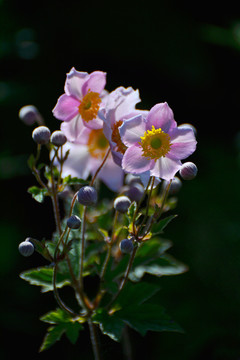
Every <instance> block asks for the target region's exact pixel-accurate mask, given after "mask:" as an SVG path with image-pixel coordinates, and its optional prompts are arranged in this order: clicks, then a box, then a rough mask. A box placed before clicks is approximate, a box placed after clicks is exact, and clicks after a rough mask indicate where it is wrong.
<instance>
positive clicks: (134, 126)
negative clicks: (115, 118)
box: [119, 114, 146, 146]
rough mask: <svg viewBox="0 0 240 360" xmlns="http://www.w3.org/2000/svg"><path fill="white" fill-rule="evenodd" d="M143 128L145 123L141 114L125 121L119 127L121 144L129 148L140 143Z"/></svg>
mask: <svg viewBox="0 0 240 360" xmlns="http://www.w3.org/2000/svg"><path fill="white" fill-rule="evenodd" d="M145 128H146V123H145V121H144V119H143V116H142V115H141V114H140V115H136V116H134V117H133V118H130V119H127V120H125V121H124V122H123V124H122V125H121V126H120V127H119V133H120V136H121V139H122V142H123V143H124V144H125V145H126V146H131V145H134V144H136V143H138V142H140V141H141V139H140V137H141V136H143V135H144V132H145Z"/></svg>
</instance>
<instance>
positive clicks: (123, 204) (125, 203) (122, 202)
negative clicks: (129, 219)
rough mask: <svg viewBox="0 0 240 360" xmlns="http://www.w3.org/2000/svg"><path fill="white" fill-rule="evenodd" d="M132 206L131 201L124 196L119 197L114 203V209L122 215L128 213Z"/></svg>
mask: <svg viewBox="0 0 240 360" xmlns="http://www.w3.org/2000/svg"><path fill="white" fill-rule="evenodd" d="M130 205H131V200H130V199H129V198H128V197H127V196H124V195H122V196H118V197H117V198H116V199H115V200H114V203H113V207H114V209H115V210H117V211H119V212H120V213H122V214H124V213H125V212H127V211H128V208H129V206H130Z"/></svg>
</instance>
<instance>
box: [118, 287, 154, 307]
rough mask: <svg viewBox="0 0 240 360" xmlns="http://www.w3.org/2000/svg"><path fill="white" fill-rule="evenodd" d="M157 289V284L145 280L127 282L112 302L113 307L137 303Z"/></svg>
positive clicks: (140, 302)
mask: <svg viewBox="0 0 240 360" xmlns="http://www.w3.org/2000/svg"><path fill="white" fill-rule="evenodd" d="M158 291H159V286H158V285H155V284H150V283H147V282H141V283H138V284H133V283H131V282H128V283H127V284H126V285H125V287H124V288H123V290H122V291H121V293H120V295H119V296H118V298H117V299H116V301H115V302H114V303H113V306H112V307H113V308H118V309H119V308H121V309H124V308H125V307H128V306H129V305H139V304H142V303H143V302H145V301H146V300H148V299H150V298H151V297H152V296H153V295H155V294H156V293H157V292H158Z"/></svg>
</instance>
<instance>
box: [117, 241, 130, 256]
mask: <svg viewBox="0 0 240 360" xmlns="http://www.w3.org/2000/svg"><path fill="white" fill-rule="evenodd" d="M119 248H120V250H121V252H122V253H124V254H130V253H131V252H132V251H133V242H132V240H130V239H124V240H122V241H121V242H120V244H119Z"/></svg>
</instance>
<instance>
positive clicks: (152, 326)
mask: <svg viewBox="0 0 240 360" xmlns="http://www.w3.org/2000/svg"><path fill="white" fill-rule="evenodd" d="M115 316H116V317H118V318H119V319H121V320H123V321H124V322H125V323H126V324H127V325H129V326H130V327H132V328H133V329H134V330H136V331H138V332H139V333H140V334H141V335H143V336H144V335H145V334H146V333H147V331H149V330H151V331H177V332H183V330H182V328H181V327H180V326H179V325H178V324H176V323H175V322H174V321H173V320H172V319H171V318H170V317H169V316H168V315H167V314H166V313H165V309H164V308H163V307H162V306H160V305H158V304H140V305H137V306H136V305H131V306H128V307H126V308H124V309H122V310H120V311H117V312H116V313H115Z"/></svg>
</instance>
